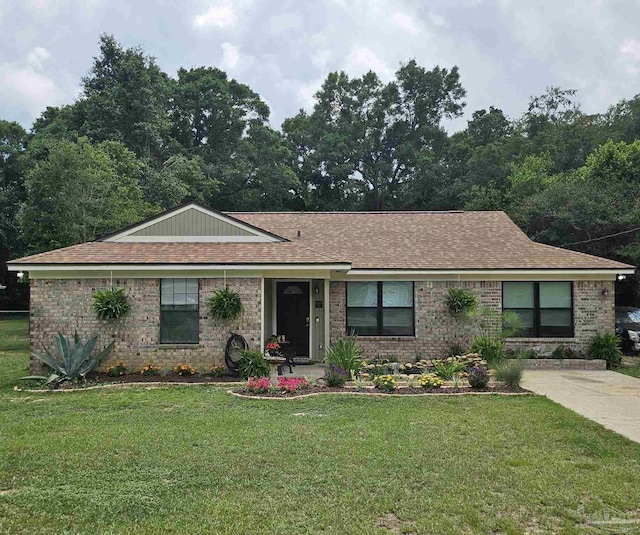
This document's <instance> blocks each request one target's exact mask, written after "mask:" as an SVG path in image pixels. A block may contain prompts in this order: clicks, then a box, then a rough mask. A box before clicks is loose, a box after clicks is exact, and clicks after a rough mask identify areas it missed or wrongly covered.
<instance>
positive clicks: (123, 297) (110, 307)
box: [91, 288, 131, 320]
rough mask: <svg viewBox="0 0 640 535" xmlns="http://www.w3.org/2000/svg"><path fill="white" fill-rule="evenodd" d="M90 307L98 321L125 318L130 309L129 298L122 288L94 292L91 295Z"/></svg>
mask: <svg viewBox="0 0 640 535" xmlns="http://www.w3.org/2000/svg"><path fill="white" fill-rule="evenodd" d="M91 298H92V300H93V302H92V306H93V310H95V312H96V315H97V316H98V319H101V320H110V319H117V318H121V317H123V316H126V315H127V313H128V312H129V310H130V309H131V304H130V303H129V298H128V297H127V294H126V293H125V290H124V288H107V289H106V290H96V291H95V292H93V294H92V295H91Z"/></svg>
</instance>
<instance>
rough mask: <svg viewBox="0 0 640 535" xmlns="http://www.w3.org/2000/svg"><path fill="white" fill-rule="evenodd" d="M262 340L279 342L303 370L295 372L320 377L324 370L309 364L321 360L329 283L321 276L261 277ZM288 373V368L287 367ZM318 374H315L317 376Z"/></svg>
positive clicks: (326, 334) (325, 332)
mask: <svg viewBox="0 0 640 535" xmlns="http://www.w3.org/2000/svg"><path fill="white" fill-rule="evenodd" d="M263 281H264V286H263V299H264V306H263V321H262V324H263V340H264V342H265V344H266V343H267V342H268V341H269V339H270V338H271V337H277V338H278V340H280V339H281V337H283V336H284V343H281V348H282V351H283V352H286V353H288V354H289V356H290V357H291V358H292V359H293V361H294V362H295V363H296V364H299V365H300V366H299V368H302V367H304V368H305V369H306V370H308V372H309V373H307V371H305V372H304V373H302V372H296V368H294V374H296V375H299V374H301V375H312V376H318V377H319V376H321V375H323V374H324V370H318V369H317V368H318V366H311V365H310V363H321V362H322V361H323V359H324V348H325V347H326V345H327V343H328V327H327V326H328V325H329V284H328V281H327V280H324V279H302V278H290V279H284V278H283V279H276V278H265V279H263ZM286 372H287V374H288V372H289V370H288V368H287V369H286ZM316 374H317V375H316Z"/></svg>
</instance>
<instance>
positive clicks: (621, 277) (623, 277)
mask: <svg viewBox="0 0 640 535" xmlns="http://www.w3.org/2000/svg"><path fill="white" fill-rule="evenodd" d="M626 278H627V276H626V275H618V280H619V281H623V280H624V279H626Z"/></svg>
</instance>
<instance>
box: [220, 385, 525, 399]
mask: <svg viewBox="0 0 640 535" xmlns="http://www.w3.org/2000/svg"><path fill="white" fill-rule="evenodd" d="M230 392H231V393H232V394H235V395H238V396H241V397H255V398H280V399H287V398H288V399H293V398H297V397H303V396H308V395H318V394H361V395H372V396H390V397H393V396H425V395H432V396H441V395H448V394H456V395H459V394H469V395H474V394H496V395H500V394H505V395H513V394H533V392H531V391H530V390H527V389H526V388H521V387H518V388H507V387H505V386H503V385H493V386H488V387H486V388H481V389H477V388H471V387H454V386H443V387H440V388H416V387H404V386H400V387H398V388H395V389H393V390H391V389H379V388H375V387H357V386H345V387H342V388H341V387H328V386H314V387H309V388H306V389H303V390H295V391H293V392H287V391H283V390H277V389H269V390H266V391H261V392H255V391H249V390H247V388H246V387H244V388H236V389H234V390H231V391H230Z"/></svg>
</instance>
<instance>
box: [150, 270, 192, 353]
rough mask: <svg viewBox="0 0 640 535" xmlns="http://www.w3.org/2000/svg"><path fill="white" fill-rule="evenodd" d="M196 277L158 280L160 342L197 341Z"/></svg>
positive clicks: (180, 342) (189, 342) (186, 342)
mask: <svg viewBox="0 0 640 535" xmlns="http://www.w3.org/2000/svg"><path fill="white" fill-rule="evenodd" d="M198 319H199V311H198V279H161V280H160V343H161V344H197V343H198V341H199V340H198Z"/></svg>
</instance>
